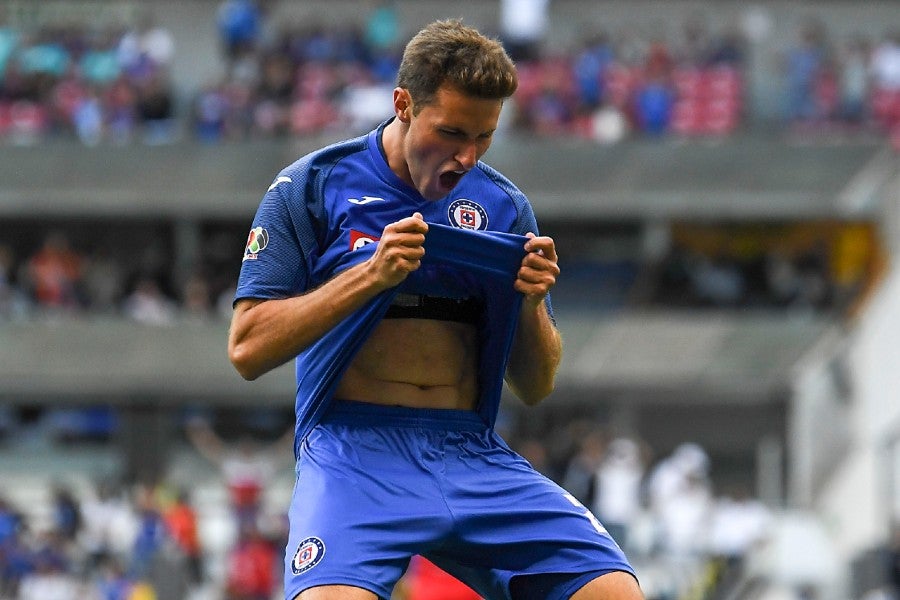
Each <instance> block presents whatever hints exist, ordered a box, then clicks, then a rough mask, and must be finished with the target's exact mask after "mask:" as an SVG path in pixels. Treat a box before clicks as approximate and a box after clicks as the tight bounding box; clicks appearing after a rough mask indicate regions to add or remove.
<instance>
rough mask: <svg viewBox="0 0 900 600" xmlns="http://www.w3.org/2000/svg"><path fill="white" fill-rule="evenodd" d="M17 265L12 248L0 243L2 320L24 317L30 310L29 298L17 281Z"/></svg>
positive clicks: (0, 317) (0, 305) (0, 310)
mask: <svg viewBox="0 0 900 600" xmlns="http://www.w3.org/2000/svg"><path fill="white" fill-rule="evenodd" d="M15 266H16V261H15V255H14V254H13V250H12V248H11V247H10V246H7V245H6V244H0V321H13V320H18V319H21V318H24V317H25V316H26V315H27V314H28V311H29V304H28V298H27V297H26V296H25V294H24V293H23V292H22V290H21V289H20V288H19V285H18V283H17V282H16V277H15Z"/></svg>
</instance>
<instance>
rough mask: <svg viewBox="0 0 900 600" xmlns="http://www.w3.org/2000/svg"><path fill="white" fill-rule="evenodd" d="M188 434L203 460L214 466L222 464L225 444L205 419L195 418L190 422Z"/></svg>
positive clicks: (187, 428)
mask: <svg viewBox="0 0 900 600" xmlns="http://www.w3.org/2000/svg"><path fill="white" fill-rule="evenodd" d="M186 433H187V438H188V440H189V441H190V442H191V444H193V446H194V448H195V449H196V450H197V452H199V453H200V454H201V455H202V456H203V458H205V459H206V460H208V461H209V462H211V463H213V464H214V465H218V464H220V463H221V462H222V459H223V458H224V456H225V444H224V443H223V442H222V439H221V438H219V436H218V435H216V432H215V431H213V428H212V427H210V425H209V423H207V422H206V420H205V419H202V418H194V419H191V420H190V421H188V423H187V426H186Z"/></svg>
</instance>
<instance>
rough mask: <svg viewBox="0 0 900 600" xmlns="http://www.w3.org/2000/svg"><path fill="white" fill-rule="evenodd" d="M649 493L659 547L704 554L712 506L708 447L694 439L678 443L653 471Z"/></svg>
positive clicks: (685, 554) (664, 550)
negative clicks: (696, 442) (695, 442)
mask: <svg viewBox="0 0 900 600" xmlns="http://www.w3.org/2000/svg"><path fill="white" fill-rule="evenodd" d="M648 493H649V496H650V510H651V511H652V513H653V515H654V518H655V519H656V522H657V527H658V537H657V544H658V549H659V550H660V551H661V552H662V553H664V554H668V555H670V556H680V557H688V556H697V555H699V554H701V553H702V552H703V551H704V544H705V541H704V540H705V538H706V536H705V531H706V527H707V526H708V522H709V516H710V510H711V506H712V489H711V483H710V479H709V456H708V455H707V454H706V451H704V450H703V448H701V447H700V446H699V445H697V444H694V443H684V444H681V445H680V446H678V447H677V448H676V449H675V450H674V452H672V454H671V455H670V456H669V457H667V458H665V459H663V460H662V461H661V462H660V463H659V464H658V465H657V466H656V467H655V468H654V469H653V471H652V472H651V474H650V479H649V482H648Z"/></svg>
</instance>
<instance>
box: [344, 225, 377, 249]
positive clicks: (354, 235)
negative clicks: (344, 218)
mask: <svg viewBox="0 0 900 600" xmlns="http://www.w3.org/2000/svg"><path fill="white" fill-rule="evenodd" d="M377 241H378V238H377V237H375V236H374V235H369V234H368V233H363V232H362V231H357V230H355V229H351V230H350V250H351V251H353V250H359V249H360V248H362V247H363V246H365V245H366V244H374V243H375V242H377Z"/></svg>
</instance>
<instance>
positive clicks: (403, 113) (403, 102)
mask: <svg viewBox="0 0 900 600" xmlns="http://www.w3.org/2000/svg"><path fill="white" fill-rule="evenodd" d="M394 114H395V115H397V118H398V119H399V120H400V121H401V122H403V123H409V122H410V120H411V119H412V98H411V97H410V95H409V91H408V90H406V89H404V88H400V87H398V88H394Z"/></svg>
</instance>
